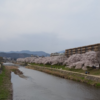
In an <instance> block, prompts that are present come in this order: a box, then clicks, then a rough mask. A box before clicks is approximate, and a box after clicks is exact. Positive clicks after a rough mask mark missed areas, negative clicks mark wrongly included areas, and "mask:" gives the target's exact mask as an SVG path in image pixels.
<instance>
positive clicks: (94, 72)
mask: <svg viewBox="0 0 100 100" xmlns="http://www.w3.org/2000/svg"><path fill="white" fill-rule="evenodd" d="M30 65H36V66H42V67H48V68H55V69H62V70H67V71H73V72H78V73H83V74H84V73H85V72H86V71H88V72H89V74H90V75H97V76H100V69H94V68H92V67H87V70H82V69H75V68H68V67H66V66H64V65H49V64H46V65H44V64H35V63H30Z"/></svg>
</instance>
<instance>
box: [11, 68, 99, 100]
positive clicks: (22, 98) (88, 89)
mask: <svg viewBox="0 0 100 100" xmlns="http://www.w3.org/2000/svg"><path fill="white" fill-rule="evenodd" d="M19 70H21V71H22V72H23V74H24V75H25V76H26V77H25V78H21V77H19V76H18V75H16V74H14V73H13V72H12V73H11V81H12V83H13V100H100V89H99V88H95V87H93V86H90V85H87V84H85V83H80V82H76V81H72V80H67V79H63V78H60V77H56V76H53V75H50V74H46V73H43V72H40V71H36V70H31V69H27V68H24V67H20V68H19Z"/></svg>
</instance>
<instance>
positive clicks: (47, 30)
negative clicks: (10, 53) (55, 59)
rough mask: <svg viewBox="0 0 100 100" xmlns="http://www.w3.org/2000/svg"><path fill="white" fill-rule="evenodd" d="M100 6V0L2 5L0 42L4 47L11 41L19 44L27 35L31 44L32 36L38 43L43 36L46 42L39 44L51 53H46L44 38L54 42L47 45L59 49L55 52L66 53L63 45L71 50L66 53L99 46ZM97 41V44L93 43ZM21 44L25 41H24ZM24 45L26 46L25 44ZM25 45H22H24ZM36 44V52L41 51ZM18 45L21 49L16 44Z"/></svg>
mask: <svg viewBox="0 0 100 100" xmlns="http://www.w3.org/2000/svg"><path fill="white" fill-rule="evenodd" d="M99 4H100V1H99V0H81V1H80V0H3V1H0V40H1V41H2V43H4V42H5V43H6V42H7V41H9V44H10V43H11V41H12V40H13V39H15V40H16V41H17V40H19V38H23V37H26V34H27V40H28V41H29V40H32V39H30V38H31V37H30V36H33V37H34V36H37V37H36V38H35V39H36V40H38V37H41V35H43V37H44V39H42V40H41V39H40V40H38V41H41V42H39V43H40V44H41V45H43V48H44V49H43V50H47V51H49V52H50V50H49V49H50V48H49V49H47V45H46V43H44V44H45V45H44V44H43V42H42V41H44V40H45V38H47V39H48V40H50V38H51V41H52V38H53V43H52V42H50V41H48V43H49V44H50V46H52V47H53V48H55V46H57V47H56V49H52V51H56V50H57V49H59V50H60V49H61V48H62V49H61V50H63V49H64V46H62V45H66V43H67V45H68V46H66V47H65V49H66V48H67V47H72V46H79V45H81V44H82V45H84V44H88V43H94V42H95V43H96V42H99V39H98V37H100V28H99V23H100V13H99V11H100V6H99ZM28 35H29V37H28ZM48 36H49V37H48ZM94 37H95V38H96V40H93V38H94ZM47 39H46V40H45V41H44V42H46V41H47ZM20 40H21V39H20ZM22 40H23V41H24V39H22ZM80 41H82V42H80ZM20 42H21V41H20ZM33 42H34V41H33ZM79 42H80V43H81V44H80V43H79ZM5 43H4V44H5ZM18 43H19V42H18ZM24 43H26V42H25V41H24ZM24 43H23V44H22V45H25V44H24ZM31 43H32V41H31ZM11 44H12V43H11ZM37 44H38V43H37ZM37 44H36V46H35V47H36V48H37V49H36V50H38V49H41V48H40V46H39V47H38V46H37ZM51 44H52V45H51ZM1 45H2V44H1ZM16 45H17V48H18V44H17V42H16ZM12 46H13V45H12ZM20 46H21V45H20ZM27 47H29V46H27ZM17 48H16V49H17ZM11 49H13V48H11ZM22 49H24V48H22ZM30 49H32V48H30Z"/></svg>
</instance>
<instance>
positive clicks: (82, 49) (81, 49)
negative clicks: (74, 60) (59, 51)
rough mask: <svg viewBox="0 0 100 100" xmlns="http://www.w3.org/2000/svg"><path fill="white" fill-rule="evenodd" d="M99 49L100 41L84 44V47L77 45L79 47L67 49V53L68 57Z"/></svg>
mask: <svg viewBox="0 0 100 100" xmlns="http://www.w3.org/2000/svg"><path fill="white" fill-rule="evenodd" d="M99 50H100V43H98V44H93V45H87V46H82V47H77V48H71V49H66V50H65V55H66V56H67V57H69V56H71V55H73V54H83V53H86V52H89V51H96V52H97V51H99Z"/></svg>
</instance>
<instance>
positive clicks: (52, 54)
mask: <svg viewBox="0 0 100 100" xmlns="http://www.w3.org/2000/svg"><path fill="white" fill-rule="evenodd" d="M63 55H65V54H64V53H57V52H56V53H51V55H50V56H63Z"/></svg>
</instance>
